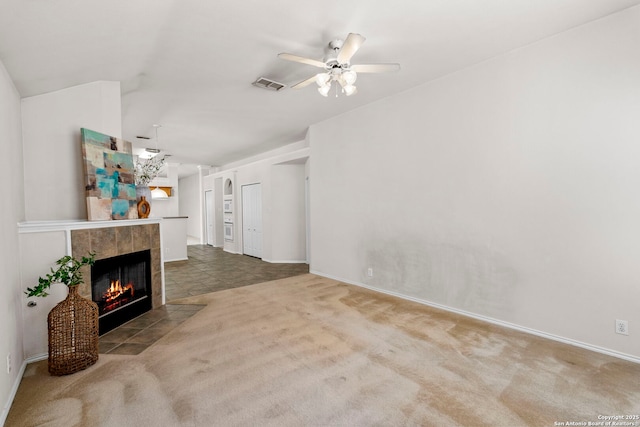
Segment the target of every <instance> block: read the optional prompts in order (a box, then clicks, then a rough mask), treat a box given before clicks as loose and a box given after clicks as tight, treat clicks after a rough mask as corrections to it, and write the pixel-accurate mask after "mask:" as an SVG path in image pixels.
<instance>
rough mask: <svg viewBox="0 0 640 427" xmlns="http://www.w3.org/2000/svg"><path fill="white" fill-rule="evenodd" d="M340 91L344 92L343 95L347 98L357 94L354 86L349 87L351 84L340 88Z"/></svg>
mask: <svg viewBox="0 0 640 427" xmlns="http://www.w3.org/2000/svg"><path fill="white" fill-rule="evenodd" d="M342 90H343V91H344V93H345V95H347V96H351V95H353V94H354V93H356V92H358V89H357V88H356V87H355V86H354V85H351V84H348V85H345V86H344V87H343V88H342Z"/></svg>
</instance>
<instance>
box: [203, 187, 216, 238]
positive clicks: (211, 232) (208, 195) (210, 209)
mask: <svg viewBox="0 0 640 427" xmlns="http://www.w3.org/2000/svg"><path fill="white" fill-rule="evenodd" d="M204 211H205V212H204V215H205V217H204V223H205V233H206V236H207V241H206V243H207V245H211V246H215V244H216V233H215V228H214V224H215V215H216V210H215V203H214V200H213V191H211V190H208V191H205V192H204Z"/></svg>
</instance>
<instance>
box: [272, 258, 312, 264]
mask: <svg viewBox="0 0 640 427" xmlns="http://www.w3.org/2000/svg"><path fill="white" fill-rule="evenodd" d="M262 261H265V262H270V263H271V264H306V263H307V260H305V259H294V260H287V259H277V260H271V259H266V258H262Z"/></svg>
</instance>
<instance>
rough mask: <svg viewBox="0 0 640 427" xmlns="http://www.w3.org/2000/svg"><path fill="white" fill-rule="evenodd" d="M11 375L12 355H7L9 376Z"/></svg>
mask: <svg viewBox="0 0 640 427" xmlns="http://www.w3.org/2000/svg"><path fill="white" fill-rule="evenodd" d="M10 373H11V353H9V354H7V374H10Z"/></svg>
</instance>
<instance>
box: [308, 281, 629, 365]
mask: <svg viewBox="0 0 640 427" xmlns="http://www.w3.org/2000/svg"><path fill="white" fill-rule="evenodd" d="M309 273H312V274H315V275H317V276H322V277H326V278H327V279H332V280H337V281H339V282H344V283H348V284H350V285H354V286H359V287H361V288H366V289H369V290H371V291H374V292H380V293H382V294H386V295H391V296H394V297H398V298H401V299H404V300H408V301H413V302H417V303H418V304H422V305H426V306H429V307H434V308H438V309H441V310H445V311H448V312H451V313H456V314H460V315H462V316H465V317H470V318H472V319H476V320H481V321H483V322H487V323H491V324H494V325H498V326H503V327H505V328H509V329H513V330H516V331H520V332H524V333H527V334H530V335H535V336H537V337H541V338H546V339H549V340H552V341H557V342H561V343H564V344H569V345H572V346H574V347H580V348H583V349H585V350H590V351H594V352H596V353H601V354H606V355H607V356H613V357H616V358H618V359H623V360H627V361H629V362H634V363H638V364H640V357H636V356H632V355H630V354H626V353H621V352H618V351H615V350H611V349H608V348H604V347H599V346H597V345H592V344H587V343H584V342H581V341H576V340H573V339H571V338H565V337H561V336H558V335H554V334H550V333H547V332H543V331H539V330H537V329H532V328H528V327H526V326H520V325H517V324H515V323H509V322H505V321H503V320H499V319H494V318H492V317H488V316H483V315H480V314H476V313H472V312H469V311H465V310H460V309H457V308H453V307H449V306H447V305H443V304H438V303H434V302H431V301H428V300H424V299H421V298H416V297H412V296H409V295H404V294H401V293H398V292H394V291H389V290H386V289H381V288H376V287H375V286H370V285H366V284H364V283H359V282H355V281H352V280H345V279H342V278H340V277H335V276H331V275H329V274H325V273H322V272H319V271H315V270H309Z"/></svg>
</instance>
